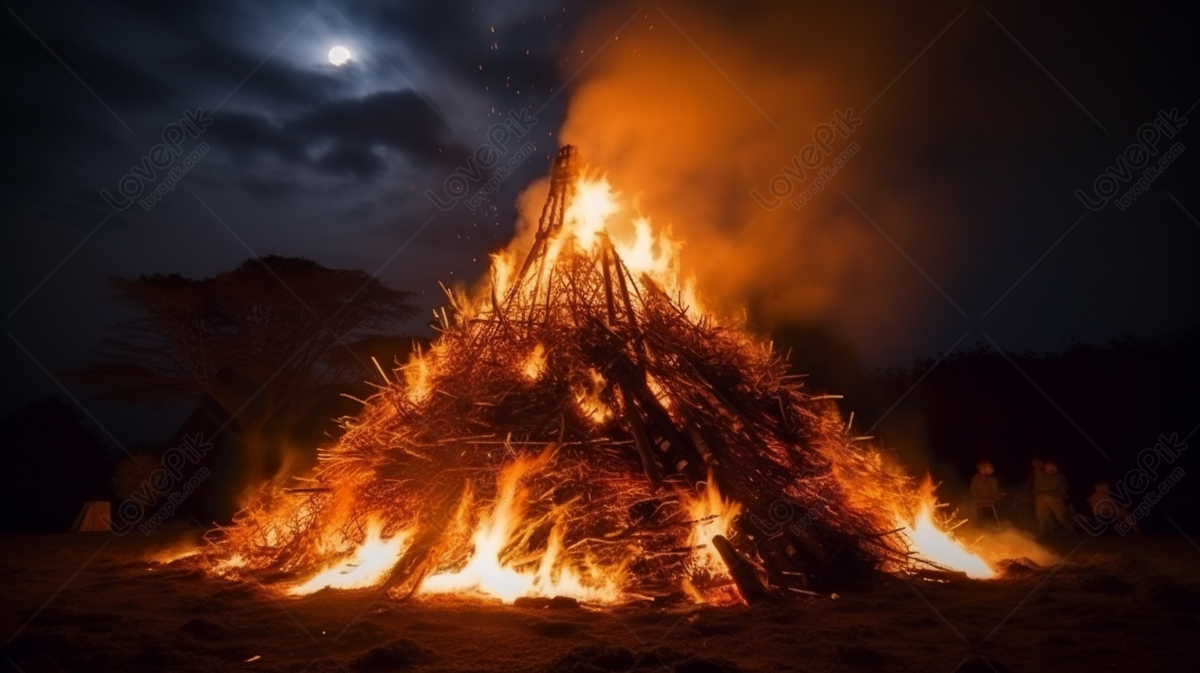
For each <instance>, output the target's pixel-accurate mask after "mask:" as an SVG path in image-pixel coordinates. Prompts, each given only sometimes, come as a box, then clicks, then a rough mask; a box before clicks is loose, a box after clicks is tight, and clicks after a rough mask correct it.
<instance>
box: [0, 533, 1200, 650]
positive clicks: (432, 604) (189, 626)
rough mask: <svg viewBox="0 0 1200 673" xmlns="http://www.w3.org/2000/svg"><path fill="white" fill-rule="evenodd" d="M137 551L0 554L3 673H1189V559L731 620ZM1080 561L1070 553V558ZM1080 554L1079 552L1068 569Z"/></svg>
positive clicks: (1065, 547)
mask: <svg viewBox="0 0 1200 673" xmlns="http://www.w3.org/2000/svg"><path fill="white" fill-rule="evenodd" d="M135 538H141V536H133V535H131V536H129V537H128V538H117V537H113V536H111V535H108V534H106V533H86V534H55V535H37V536H20V537H7V538H0V547H2V551H0V576H3V577H4V578H5V579H4V582H3V586H2V588H0V604H2V605H3V609H2V615H0V619H2V620H3V623H2V624H0V629H2V630H3V634H0V635H3V636H4V637H5V638H6V639H7V642H6V644H5V645H4V649H3V658H4V662H3V664H2V665H3V667H5V668H6V669H7V668H8V667H9V666H12V667H13V668H12V669H11V670H17V671H22V672H24V673H35V672H36V673H41V672H53V671H96V672H105V671H133V670H139V671H143V670H144V671H278V672H284V671H287V672H293V673H300V672H301V671H310V672H313V673H318V672H325V671H348V672H351V673H359V672H368V671H403V670H413V671H422V672H425V671H429V672H434V671H556V672H557V671H562V672H566V671H617V672H624V671H630V670H638V671H641V670H646V671H662V670H667V671H678V672H699V671H814V672H815V671H841V670H872V669H877V670H889V671H939V672H945V673H950V671H955V670H958V671H997V672H1001V673H1002V672H1004V671H1105V670H1114V671H1116V670H1158V671H1177V670H1196V667H1197V664H1196V661H1197V659H1198V658H1200V644H1198V642H1197V641H1198V640H1200V639H1198V636H1200V631H1198V629H1197V625H1198V619H1200V549H1197V548H1195V547H1193V546H1192V544H1191V543H1190V541H1188V540H1186V539H1184V538H1180V537H1141V538H1117V537H1103V538H1091V537H1089V538H1076V539H1073V540H1067V539H1064V540H1062V541H1060V542H1059V543H1058V544H1057V545H1055V547H1056V550H1057V551H1058V552H1059V553H1060V554H1062V556H1063V557H1064V558H1065V561H1064V562H1062V563H1061V564H1060V565H1057V566H1049V567H1037V566H1031V565H1024V564H1017V565H1013V566H1011V567H1010V568H1009V569H1008V572H1007V573H1006V575H1005V576H1004V577H1003V578H1002V579H998V580H991V581H972V580H964V581H956V582H951V583H934V582H929V581H920V582H908V581H904V580H900V579H887V580H883V581H881V582H880V583H879V584H878V585H877V586H873V587H868V588H865V589H861V590H858V591H854V592H847V593H846V594H845V595H840V596H838V597H836V598H833V597H831V596H822V597H820V598H814V599H811V600H807V601H803V602H799V603H795V604H791V605H786V606H768V607H753V608H750V607H743V608H723V609H718V608H696V607H686V608H685V607H673V608H658V607H651V606H625V607H620V608H604V609H599V608H597V609H592V608H588V607H569V606H568V607H563V608H559V609H553V608H545V607H543V608H532V607H523V608H522V607H511V606H504V605H498V604H490V603H485V602H474V601H467V600H462V599H455V600H448V599H438V600H421V601H418V602H408V603H398V602H396V601H392V600H389V599H387V598H382V597H380V596H379V595H378V591H376V590H370V589H365V590H359V591H330V590H326V591H323V592H320V593H317V594H314V595H312V596H309V597H305V598H285V597H282V596H279V595H278V594H276V593H274V592H272V591H268V590H266V589H264V588H262V587H258V586H253V585H246V584H238V583H233V582H229V581H225V580H219V579H212V578H210V577H207V576H206V575H205V574H204V573H202V572H201V571H200V570H199V569H197V568H196V567H195V566H194V565H192V564H189V562H187V561H183V562H178V563H174V564H170V565H161V564H156V563H152V562H149V561H147V560H146V559H147V544H149V543H148V542H147V541H146V540H145V539H135ZM1076 545H1078V547H1077V548H1076ZM1073 549H1074V551H1073V552H1072V550H1073Z"/></svg>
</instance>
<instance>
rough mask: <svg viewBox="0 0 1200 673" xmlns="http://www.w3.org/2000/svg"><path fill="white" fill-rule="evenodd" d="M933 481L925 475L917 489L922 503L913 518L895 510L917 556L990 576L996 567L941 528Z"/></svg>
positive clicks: (973, 575) (980, 576) (977, 576)
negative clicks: (937, 514)
mask: <svg viewBox="0 0 1200 673" xmlns="http://www.w3.org/2000/svg"><path fill="white" fill-rule="evenodd" d="M933 490H934V487H933V481H932V480H931V479H930V478H929V477H928V476H926V477H925V480H924V481H923V482H922V483H921V487H920V489H919V491H918V496H917V497H918V500H919V505H918V506H917V510H916V512H915V513H914V514H913V515H912V517H911V519H909V518H908V517H906V516H904V515H901V514H899V513H897V514H895V519H896V525H897V526H898V527H903V528H905V529H906V531H905V533H906V534H907V536H908V539H909V542H910V543H911V545H912V547H913V550H912V551H914V552H915V553H916V555H917V557H919V558H922V559H925V560H927V561H933V562H934V563H936V564H938V565H940V566H942V567H944V568H947V569H949V570H957V571H959V572H963V573H966V574H967V577H971V578H974V579H991V578H992V577H995V576H996V571H995V570H994V569H992V567H991V566H990V565H988V563H987V561H984V560H983V559H982V558H981V557H979V556H978V555H976V554H973V553H971V552H970V551H969V550H968V549H967V548H966V547H964V546H963V545H962V543H961V542H959V541H958V540H957V539H956V538H955V537H954V535H952V534H951V533H949V532H947V531H945V530H943V529H942V527H941V526H939V525H938V522H937V519H936V518H935V517H934V511H935V510H936V509H937V498H936V497H935V496H934V494H933Z"/></svg>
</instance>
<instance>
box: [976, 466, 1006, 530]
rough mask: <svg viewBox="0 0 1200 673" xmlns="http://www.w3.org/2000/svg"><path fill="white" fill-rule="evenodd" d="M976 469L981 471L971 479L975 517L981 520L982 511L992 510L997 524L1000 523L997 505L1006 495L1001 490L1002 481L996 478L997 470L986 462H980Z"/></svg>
mask: <svg viewBox="0 0 1200 673" xmlns="http://www.w3.org/2000/svg"><path fill="white" fill-rule="evenodd" d="M976 468H977V469H978V470H979V471H978V472H976V473H975V476H974V477H972V478H971V501H972V502H973V503H974V504H975V516H976V518H979V516H980V514H979V511H980V510H981V509H983V510H986V509H990V510H992V517H993V518H994V519H995V520H996V523H1000V515H999V514H998V513H997V512H996V503H998V502H1000V501H1001V500H1003V499H1004V497H1005V493H1004V491H1003V490H1001V489H1000V480H999V479H997V478H996V468H994V467H992V464H991V463H990V462H988V461H986V460H981V461H979V463H978V464H977V465H976Z"/></svg>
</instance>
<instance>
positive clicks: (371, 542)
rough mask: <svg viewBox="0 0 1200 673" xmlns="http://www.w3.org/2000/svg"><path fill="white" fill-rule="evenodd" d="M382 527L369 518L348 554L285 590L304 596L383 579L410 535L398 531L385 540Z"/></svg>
mask: <svg viewBox="0 0 1200 673" xmlns="http://www.w3.org/2000/svg"><path fill="white" fill-rule="evenodd" d="M382 528H383V526H382V525H381V524H380V523H379V522H378V521H377V520H374V519H373V520H371V521H370V522H369V523H368V524H367V534H366V538H365V539H364V540H363V542H362V544H360V545H359V546H358V548H357V549H355V550H354V553H353V554H352V555H351V556H349V557H348V558H346V559H344V560H343V561H340V562H338V563H334V564H332V565H330V566H328V567H327V568H325V569H324V570H322V571H321V572H319V573H317V574H316V575H314V576H313V577H312V578H311V579H309V580H308V581H307V582H304V583H303V584H299V585H297V586H294V587H292V588H291V589H288V593H289V594H291V595H293V596H307V595H308V594H311V593H314V592H317V591H320V590H321V589H327V588H329V589H364V588H367V587H373V586H376V585H378V584H380V583H381V582H383V580H384V579H386V577H387V574H388V572H389V571H390V570H391V569H392V568H393V567H394V566H395V565H396V563H397V562H398V561H399V560H400V557H401V555H403V553H404V549H405V547H406V546H407V543H408V538H409V535H408V534H407V533H397V534H396V535H393V536H392V537H390V538H386V539H385V538H383V537H382V536H381V535H380V531H381V529H382Z"/></svg>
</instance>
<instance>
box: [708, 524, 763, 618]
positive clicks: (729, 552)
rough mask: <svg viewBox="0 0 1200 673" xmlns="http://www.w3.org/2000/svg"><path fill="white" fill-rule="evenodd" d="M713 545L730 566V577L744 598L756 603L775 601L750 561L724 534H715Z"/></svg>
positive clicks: (727, 565)
mask: <svg viewBox="0 0 1200 673" xmlns="http://www.w3.org/2000/svg"><path fill="white" fill-rule="evenodd" d="M712 545H713V547H715V548H716V550H717V553H718V554H720V555H721V560H722V561H724V562H725V567H726V568H729V575H730V577H732V578H733V582H734V583H735V584H737V588H738V591H739V592H741V594H742V598H744V599H746V602H747V603H749V604H751V605H754V604H756V603H770V602H773V598H772V596H771V594H770V593H768V592H767V588H766V587H764V586H763V584H762V582H760V581H758V576H757V575H755V574H754V569H753V568H752V567H751V566H750V563H749V562H748V561H746V559H745V558H744V557H743V556H742V555H741V554H739V553H738V551H737V550H736V549H734V548H733V545H732V544H730V542H729V540H727V539H726V538H725V536H724V535H714V536H713V539H712Z"/></svg>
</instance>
